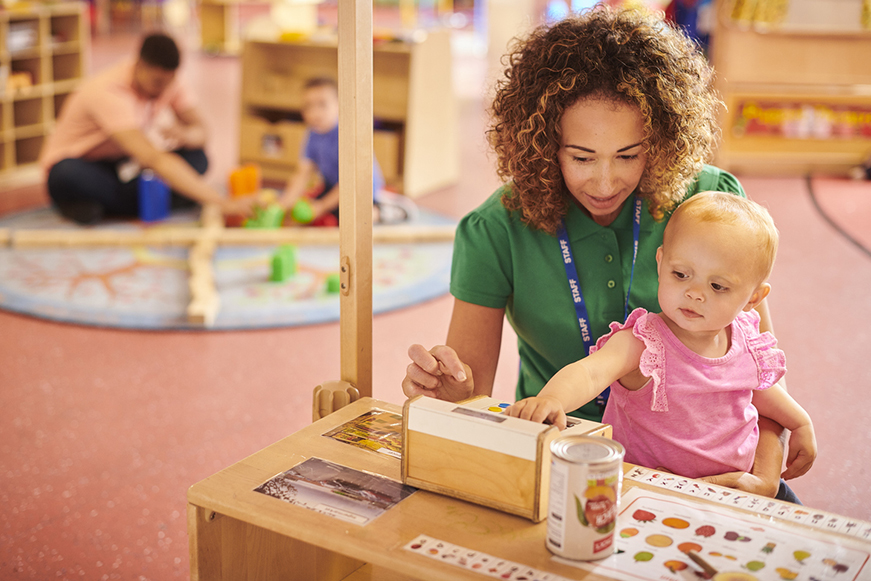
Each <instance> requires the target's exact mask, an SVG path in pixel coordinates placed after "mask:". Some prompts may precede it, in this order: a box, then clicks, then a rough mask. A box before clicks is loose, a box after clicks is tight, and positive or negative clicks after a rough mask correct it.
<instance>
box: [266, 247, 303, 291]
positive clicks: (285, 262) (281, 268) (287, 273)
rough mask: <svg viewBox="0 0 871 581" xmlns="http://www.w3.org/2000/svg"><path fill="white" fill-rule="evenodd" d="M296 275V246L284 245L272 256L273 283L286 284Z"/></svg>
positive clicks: (270, 278) (271, 277)
mask: <svg viewBox="0 0 871 581" xmlns="http://www.w3.org/2000/svg"><path fill="white" fill-rule="evenodd" d="M295 274H296V246H293V245H291V244H284V245H282V246H279V247H278V250H276V251H275V254H273V255H272V275H271V276H270V277H269V280H271V281H272V282H285V281H286V280H287V279H289V278H290V277H292V276H293V275H295Z"/></svg>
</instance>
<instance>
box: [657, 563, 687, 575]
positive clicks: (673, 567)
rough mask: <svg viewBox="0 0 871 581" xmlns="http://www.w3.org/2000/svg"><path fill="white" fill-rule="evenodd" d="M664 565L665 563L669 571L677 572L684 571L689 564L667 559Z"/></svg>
mask: <svg viewBox="0 0 871 581" xmlns="http://www.w3.org/2000/svg"><path fill="white" fill-rule="evenodd" d="M663 565H665V568H666V569H668V570H669V571H671V572H672V573H677V572H678V571H683V570H684V569H686V568H687V567H688V566H689V565H687V564H686V563H684V562H683V561H666V562H665V563H663Z"/></svg>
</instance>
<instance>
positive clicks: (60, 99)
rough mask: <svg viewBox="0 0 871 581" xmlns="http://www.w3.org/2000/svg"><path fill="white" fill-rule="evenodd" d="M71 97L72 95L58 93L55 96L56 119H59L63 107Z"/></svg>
mask: <svg viewBox="0 0 871 581" xmlns="http://www.w3.org/2000/svg"><path fill="white" fill-rule="evenodd" d="M69 96H70V93H56V94H55V96H54V99H53V101H54V117H55V119H57V117H58V115H60V111H61V107H63V104H64V103H65V102H66V100H67V97H69Z"/></svg>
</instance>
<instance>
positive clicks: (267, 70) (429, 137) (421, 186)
mask: <svg viewBox="0 0 871 581" xmlns="http://www.w3.org/2000/svg"><path fill="white" fill-rule="evenodd" d="M372 68H373V105H372V108H373V115H374V118H375V119H374V123H375V130H374V135H373V149H374V153H375V157H376V159H378V163H379V164H380V166H381V169H382V171H383V173H384V178H385V180H386V182H387V185H388V186H389V187H392V188H393V189H396V190H397V191H400V192H402V193H404V194H405V195H407V196H410V197H416V196H420V195H422V194H424V193H427V192H430V191H432V190H435V189H437V188H440V187H444V186H447V185H450V184H452V183H455V182H456V181H457V179H459V152H458V137H457V132H458V127H457V104H456V97H455V96H454V90H453V82H452V72H451V71H452V66H451V46H450V33H449V32H447V31H442V30H435V31H430V32H429V33H428V34H427V35H426V37H425V38H423V39H420V40H416V41H395V42H386V43H377V44H375V46H373V64H372ZM316 76H331V77H333V78H337V76H338V48H337V44H336V43H335V42H332V43H331V42H293V43H288V42H261V41H249V42H246V43H245V44H244V46H243V51H242V99H241V103H242V111H241V117H240V124H239V125H240V147H239V156H240V161H241V163H257V164H259V165H260V166H261V169H262V174H263V176H264V177H266V178H269V179H274V180H286V179H287V178H288V177H290V175H292V173H293V170H294V169H295V166H296V163H297V160H298V159H299V153H300V147H301V146H302V137H303V135H304V132H305V127H304V125H303V123H302V120H301V119H302V117H301V114H300V108H301V106H302V92H303V86H304V84H305V82H306V80H307V79H309V78H311V77H316Z"/></svg>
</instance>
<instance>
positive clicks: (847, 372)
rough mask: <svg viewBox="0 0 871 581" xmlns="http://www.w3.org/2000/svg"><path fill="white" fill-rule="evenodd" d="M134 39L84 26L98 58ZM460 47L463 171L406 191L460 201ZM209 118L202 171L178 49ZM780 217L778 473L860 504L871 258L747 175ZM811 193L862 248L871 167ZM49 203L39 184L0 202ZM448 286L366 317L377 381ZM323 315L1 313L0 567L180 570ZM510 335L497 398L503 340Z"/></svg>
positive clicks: (150, 574)
mask: <svg viewBox="0 0 871 581" xmlns="http://www.w3.org/2000/svg"><path fill="white" fill-rule="evenodd" d="M134 44H135V39H131V38H116V39H107V40H98V41H96V42H95V43H94V45H93V52H94V54H93V62H94V64H95V67H94V68H95V69H96V68H99V67H101V66H104V65H105V64H107V63H109V62H111V61H112V60H113V59H115V58H117V57H118V55H123V54H125V52H126V51H128V50H132V48H131V47H132V46H133V45H134ZM467 60H468V62H466V60H461V61H458V68H459V70H458V72H457V74H458V77H459V78H460V79H461V80H462V81H461V83H458V84H459V85H461V86H462V88H463V91H464V94H463V95H462V101H461V103H462V104H461V115H462V119H461V127H462V131H463V140H462V148H463V149H462V158H461V159H462V163H463V177H462V180H461V182H460V183H459V184H458V185H457V186H455V187H452V188H448V189H446V190H444V191H441V192H435V193H433V194H431V195H429V196H426V197H425V198H423V199H422V200H420V203H421V204H424V205H426V206H428V207H431V208H433V209H437V210H440V211H443V212H445V213H449V214H452V215H455V216H460V215H462V214H463V213H464V212H465V211H467V210H468V209H470V208H472V207H473V206H475V205H476V204H477V203H479V202H480V201H481V200H482V199H483V198H484V197H485V196H486V195H488V194H489V193H490V192H491V191H492V189H493V187H494V186H495V184H496V183H497V182H496V181H495V178H494V177H493V175H492V165H493V164H492V159H491V158H489V157H487V155H486V152H485V147H484V142H483V119H484V113H483V108H482V106H481V101H480V99H478V98H476V96H477V95H478V93H479V92H480V90H479V89H476V86H475V85H474V84H473V83H472V84H470V83H469V82H468V81H469V80H471V79H476V78H480V77H481V75H478V73H479V72H480V68H479V64H480V63H477V62H476V61H474V60H473V59H467ZM187 66H188V67H189V68H188V71H187V73H188V75H189V77H190V78H191V80H192V82H193V84H194V86H195V87H197V88H198V90H199V93H200V95H201V96H202V98H203V103H202V105H203V108H204V110H205V111H206V115H207V116H208V118H209V119H211V120H212V121H211V127H212V130H213V138H212V144H213V146H212V151H211V153H212V160H213V171H212V172H211V173H210V176H211V179H212V180H213V181H214V182H215V183H216V184H218V183H220V182H221V181H222V177H221V176H222V175H226V171H227V170H228V169H229V168H230V167H231V166H232V163H233V159H234V158H235V155H236V151H237V149H236V148H237V144H236V131H237V129H236V123H237V120H236V115H237V106H238V105H237V104H238V100H237V95H238V90H239V87H238V83H239V75H238V70H237V67H236V61H235V59H230V58H217V59H206V58H200V57H198V56H197V55H196V54H195V53H191V54H190V55H189V62H188V65H187ZM742 181H743V183H744V185H745V187H746V188H747V191H748V193H749V194H750V196H751V197H753V198H754V199H756V200H758V201H760V202H762V203H764V204H766V205H767V206H768V207H769V208H770V209H771V212H772V214H773V215H774V218H775V220H776V221H777V223H778V226H779V228H780V229H781V233H782V243H781V251H780V255H779V259H778V263H777V266H776V268H775V273H774V276H773V280H772V283H773V292H772V295H771V299H770V302H771V307H772V311H773V314H774V318H775V325H776V330H777V335H778V339H779V341H780V344H781V346H782V347H783V348H784V350H785V351H786V353H787V358H788V367H789V374H788V376H787V379H788V383H789V386H790V390H791V392H792V393H793V394H794V395H795V397H796V398H797V399H798V400H799V401H800V402H801V403H802V404H804V405H805V407H806V408H807V409H808V410H809V411H810V412H811V415H812V416H813V418H814V420H815V422H816V426H817V433H818V437H819V444H820V458H819V460H818V461H817V464H816V466H815V467H814V468H813V470H812V471H811V472H810V473H809V474H808V475H807V476H805V477H803V478H801V479H798V480H796V481H793V486H794V489H795V490H796V491H797V492H798V494H799V496H800V497H801V498H802V499H803V500H804V502H805V503H806V504H809V505H811V506H814V507H817V508H820V509H824V510H828V511H833V512H837V513H840V514H846V515H849V516H852V517H856V518H863V519H866V520H871V505H869V503H868V502H867V498H868V496H869V492H871V487H869V484H868V481H869V477H871V473H869V468H868V466H869V462H871V446H869V438H868V436H867V435H866V433H867V425H868V422H869V420H871V413H869V411H868V410H869V409H871V389H869V387H871V371H869V367H868V365H867V359H868V357H869V355H871V333H869V331H868V330H867V329H865V327H864V322H865V321H868V320H871V298H869V296H868V293H867V289H869V288H871V257H869V256H868V255H866V254H863V253H862V252H861V251H859V250H858V249H857V248H856V247H855V246H853V245H851V244H850V243H848V242H846V241H845V240H844V239H843V238H842V237H841V236H840V235H838V234H836V233H835V232H834V231H833V230H832V228H831V227H830V226H829V225H827V224H826V223H824V222H823V221H822V220H821V219H820V217H819V216H818V215H817V214H816V212H815V210H814V209H813V207H812V205H811V203H810V201H809V198H808V196H807V193H806V190H805V185H804V182H803V181H802V180H801V179H758V178H743V180H742ZM817 190H818V195H819V198H820V200H821V203H822V205H823V207H824V208H825V209H826V210H827V211H828V212H830V213H831V214H832V215H833V217H834V218H835V220H836V221H838V222H839V223H841V224H843V225H844V226H845V228H846V229H847V230H848V231H849V232H851V233H852V234H853V235H854V236H856V237H858V238H860V239H862V241H863V242H864V244H865V245H866V246H871V233H869V231H868V228H867V223H868V221H869V218H871V182H864V183H851V182H844V181H838V180H823V181H820V182H818V183H817ZM43 203H45V197H44V192H43V191H42V189H41V188H39V187H29V188H21V189H18V190H14V191H8V192H3V193H2V195H0V212H8V211H11V210H14V209H19V208H23V207H29V206H33V205H39V204H43ZM450 309H451V300H450V299H449V298H448V297H443V298H440V299H437V300H434V301H430V302H428V303H425V304H422V305H418V306H415V307H412V308H408V309H404V310H402V311H398V312H393V313H389V314H385V315H379V316H378V317H376V318H375V321H374V333H373V334H374V384H375V397H377V398H380V399H384V400H388V401H392V402H396V403H401V402H402V400H403V396H402V394H401V390H400V387H399V383H400V380H401V379H402V377H403V376H404V370H405V366H406V356H405V351H406V349H407V347H408V345H409V344H411V343H413V342H420V343H423V344H425V345H431V344H435V343H437V342H441V341H443V340H444V337H445V333H446V329H447V324H448V320H449V316H450ZM338 341H339V330H338V325H337V324H329V325H321V326H315V327H303V328H291V329H282V330H267V331H250V332H202V333H200V332H173V333H160V332H130V331H117V330H109V329H95V328H88V327H77V326H72V325H62V324H56V323H50V322H45V321H41V320H36V319H31V318H28V317H22V316H18V315H11V314H7V313H3V312H0V388H2V389H0V482H2V485H0V503H2V506H3V510H2V513H0V579H9V578H14V579H49V578H51V579H153V580H157V579H170V578H187V577H188V566H189V561H188V545H187V542H188V541H187V526H186V513H185V492H186V489H187V488H188V487H189V486H190V485H191V484H193V483H195V482H197V481H198V480H200V479H202V478H204V477H206V476H208V475H210V474H212V473H213V472H215V471H217V470H219V469H221V468H223V467H225V466H227V465H229V464H231V463H233V462H236V461H238V460H240V459H242V458H243V457H245V456H247V455H249V454H251V453H253V452H255V451H257V450H259V449H260V448H262V447H264V446H266V445H268V444H270V443H272V442H274V441H275V440H277V439H279V438H281V437H283V436H285V435H287V434H289V433H291V432H293V431H295V430H298V429H299V428H301V427H302V426H304V425H306V424H307V423H308V422H309V421H310V414H311V411H310V410H311V401H310V400H311V390H312V388H313V387H314V386H315V385H317V384H318V383H319V382H321V381H323V380H327V379H336V378H338V376H339V358H338ZM513 341H514V339H513V337H512V336H511V333H506V336H505V340H504V344H503V350H502V352H503V362H502V364H501V365H500V376H499V378H498V380H497V383H498V388H497V393H496V394H495V395H497V397H502V398H504V399H509V398H511V394H512V391H513V388H512V384H513V381H514V377H513V376H514V370H515V369H516V368H517V356H516V353H515V348H514V343H513Z"/></svg>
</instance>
